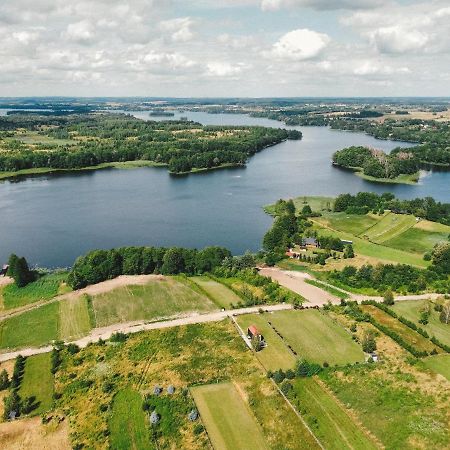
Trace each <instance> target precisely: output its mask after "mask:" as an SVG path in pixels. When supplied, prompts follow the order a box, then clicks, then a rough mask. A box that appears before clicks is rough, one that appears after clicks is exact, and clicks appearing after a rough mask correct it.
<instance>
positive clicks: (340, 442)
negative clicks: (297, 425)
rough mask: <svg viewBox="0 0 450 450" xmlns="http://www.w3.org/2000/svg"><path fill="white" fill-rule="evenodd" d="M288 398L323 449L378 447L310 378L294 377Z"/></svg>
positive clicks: (356, 449) (324, 390)
mask: <svg viewBox="0 0 450 450" xmlns="http://www.w3.org/2000/svg"><path fill="white" fill-rule="evenodd" d="M292 397H294V399H293V403H294V405H295V406H296V407H297V408H298V409H299V410H300V411H301V413H302V414H303V417H304V418H305V420H306V421H307V423H308V425H309V426H310V427H311V429H312V430H313V432H314V434H315V435H316V436H317V438H318V439H319V441H320V443H321V444H322V445H323V446H324V447H325V448H326V449H327V450H328V449H329V450H333V449H335V450H340V449H354V450H358V449H360V450H366V449H367V450H369V449H376V448H378V447H377V445H376V444H375V443H374V442H373V441H372V439H371V438H370V437H369V436H368V435H367V433H365V432H364V431H363V430H362V429H361V427H360V426H359V425H358V424H357V423H356V422H355V421H354V420H353V419H352V418H351V417H350V416H349V415H348V414H347V412H346V411H345V410H344V409H343V408H342V406H340V404H339V403H338V402H337V401H336V400H335V399H334V398H333V396H332V395H330V394H329V393H328V392H327V390H326V389H324V388H323V387H322V386H321V385H320V384H319V383H318V382H317V381H316V380H315V379H314V378H298V379H296V380H295V382H294V392H293V395H292V394H291V398H292Z"/></svg>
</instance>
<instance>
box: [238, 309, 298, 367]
mask: <svg viewBox="0 0 450 450" xmlns="http://www.w3.org/2000/svg"><path fill="white" fill-rule="evenodd" d="M271 317H272V315H271V314H243V315H241V316H238V317H237V318H236V320H237V322H238V324H239V326H240V327H241V328H242V330H243V331H244V333H246V332H247V328H248V327H249V326H250V325H255V326H256V328H258V330H259V331H260V333H261V334H262V335H263V336H264V339H265V341H266V343H267V346H266V347H264V348H263V349H262V350H261V351H259V352H258V353H256V357H257V358H258V359H259V361H260V362H261V364H262V365H263V366H264V368H265V369H266V370H271V371H275V370H278V369H283V370H287V369H293V368H294V366H295V362H296V359H297V358H296V357H295V356H294V354H293V353H292V352H291V351H290V350H289V349H288V347H287V345H286V344H285V342H284V341H283V339H281V338H280V336H278V334H277V333H275V331H274V330H273V328H272V327H271V326H270V325H269V324H268V323H267V320H270V318H271Z"/></svg>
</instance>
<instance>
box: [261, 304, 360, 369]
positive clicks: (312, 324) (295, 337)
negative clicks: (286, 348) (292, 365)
mask: <svg viewBox="0 0 450 450" xmlns="http://www.w3.org/2000/svg"><path fill="white" fill-rule="evenodd" d="M268 320H269V321H270V322H271V323H272V325H273V326H274V327H275V328H276V329H277V330H278V331H279V332H280V333H281V335H282V336H283V338H284V339H285V340H286V342H288V343H289V344H290V345H291V346H292V348H293V349H294V350H295V351H296V352H297V353H298V355H299V357H302V358H304V359H306V360H308V361H314V362H317V363H319V364H322V363H324V362H328V364H331V365H334V364H338V365H343V364H347V363H355V362H362V361H364V353H363V351H362V349H361V347H360V346H359V345H358V344H356V343H355V342H354V341H353V340H352V339H351V336H350V334H349V333H347V331H346V330H345V329H344V328H343V327H341V326H340V325H338V324H337V323H335V322H334V321H333V320H332V319H331V318H330V317H328V316H326V315H324V314H323V313H321V312H319V311H317V310H305V311H278V312H275V313H273V314H271V315H270V317H269V318H268Z"/></svg>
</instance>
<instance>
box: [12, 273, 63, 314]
mask: <svg viewBox="0 0 450 450" xmlns="http://www.w3.org/2000/svg"><path fill="white" fill-rule="evenodd" d="M66 280H67V273H56V274H49V275H44V276H43V277H41V278H39V279H38V280H37V281H34V282H33V283H30V284H28V285H26V286H25V287H22V288H18V287H17V286H16V285H15V284H10V285H8V286H6V287H5V288H3V305H4V307H5V309H11V308H17V307H19V306H24V305H28V304H30V303H34V302H38V301H40V300H48V299H50V298H52V297H55V296H56V295H58V294H60V293H63V292H68V291H69V290H70V288H69V287H68V286H67V285H66Z"/></svg>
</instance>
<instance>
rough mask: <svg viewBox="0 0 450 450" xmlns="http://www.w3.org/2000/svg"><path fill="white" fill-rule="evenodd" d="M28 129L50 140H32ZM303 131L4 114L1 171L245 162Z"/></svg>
mask: <svg viewBox="0 0 450 450" xmlns="http://www.w3.org/2000/svg"><path fill="white" fill-rule="evenodd" d="M27 132H32V133H38V134H39V135H42V136H45V137H47V138H48V139H47V140H46V141H45V142H43V141H42V140H40V141H39V142H36V143H32V144H30V143H29V141H25V140H24V139H22V140H21V136H24V133H25V136H26V133H27ZM301 137H302V134H301V133H300V132H299V131H289V130H282V129H275V128H264V127H247V126H242V127H241V126H240V127H236V126H202V125H201V124H199V123H194V122H187V121H165V122H153V121H142V120H139V119H136V118H133V117H131V116H127V115H119V114H81V115H71V116H48V117H42V116H35V115H22V114H20V115H14V116H10V117H1V118H0V171H4V172H15V171H18V170H23V169H33V168H52V169H77V168H83V167H89V166H96V165H98V164H101V163H110V162H123V161H136V160H147V161H153V162H156V163H160V164H164V165H167V166H168V167H169V170H170V171H171V172H173V173H183V172H189V171H191V170H195V169H209V168H214V167H219V166H223V165H233V166H238V165H244V164H245V163H246V161H247V159H248V158H249V157H250V156H252V155H254V154H255V153H257V152H259V151H261V150H262V149H264V148H266V147H269V146H272V145H275V144H277V143H279V142H281V141H283V140H286V139H301Z"/></svg>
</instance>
